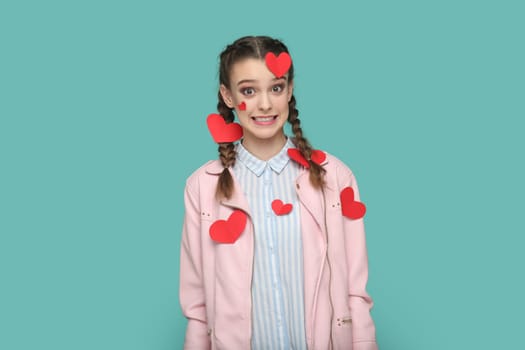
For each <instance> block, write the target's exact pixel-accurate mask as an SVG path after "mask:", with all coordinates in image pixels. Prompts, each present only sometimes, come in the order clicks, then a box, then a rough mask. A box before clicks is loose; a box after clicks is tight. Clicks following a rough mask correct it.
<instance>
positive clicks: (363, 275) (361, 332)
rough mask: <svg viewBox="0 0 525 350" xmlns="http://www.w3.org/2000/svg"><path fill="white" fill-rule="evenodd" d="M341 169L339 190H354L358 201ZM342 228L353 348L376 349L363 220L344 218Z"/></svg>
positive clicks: (350, 180) (353, 181)
mask: <svg viewBox="0 0 525 350" xmlns="http://www.w3.org/2000/svg"><path fill="white" fill-rule="evenodd" d="M344 170H345V174H344V176H343V179H344V181H343V184H342V187H341V189H343V188H345V187H347V186H351V187H352V189H353V190H354V195H355V197H354V200H356V201H360V196H359V189H358V187H357V182H356V179H355V177H354V175H353V173H352V172H351V171H350V170H349V169H348V168H346V169H344ZM344 225H345V227H344V228H345V239H346V241H345V244H346V252H347V255H346V257H347V258H346V259H347V265H348V274H349V275H348V284H349V286H348V290H349V306H350V313H351V316H352V339H353V349H354V350H377V348H378V347H377V343H376V336H375V325H374V321H373V320H372V316H371V314H370V310H371V309H372V306H373V301H372V298H371V297H370V296H369V295H368V293H367V291H366V284H367V281H368V254H367V248H366V239H365V227H364V221H363V218H361V219H357V220H352V219H349V218H345V220H344Z"/></svg>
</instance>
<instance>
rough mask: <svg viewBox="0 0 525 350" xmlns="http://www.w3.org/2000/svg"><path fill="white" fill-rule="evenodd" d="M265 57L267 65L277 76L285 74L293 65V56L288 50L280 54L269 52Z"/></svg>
mask: <svg viewBox="0 0 525 350" xmlns="http://www.w3.org/2000/svg"><path fill="white" fill-rule="evenodd" d="M264 59H265V61H266V66H267V67H268V69H269V70H270V72H272V73H273V74H274V75H275V77H276V78H280V77H282V76H283V75H285V74H286V72H288V70H289V69H290V66H291V65H292V58H291V57H290V55H289V54H288V53H286V52H281V53H280V54H279V56H275V54H274V53H273V52H268V53H267V54H266V56H265V57H264Z"/></svg>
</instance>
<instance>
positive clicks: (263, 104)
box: [259, 93, 272, 111]
mask: <svg viewBox="0 0 525 350" xmlns="http://www.w3.org/2000/svg"><path fill="white" fill-rule="evenodd" d="M271 108H272V101H271V99H270V96H269V95H268V94H266V93H262V94H261V95H260V99H259V109H260V110H261V111H268V110H270V109H271Z"/></svg>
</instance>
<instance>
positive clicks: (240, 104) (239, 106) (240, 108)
mask: <svg viewBox="0 0 525 350" xmlns="http://www.w3.org/2000/svg"><path fill="white" fill-rule="evenodd" d="M237 108H239V111H245V110H246V102H244V101H243V102H241V103H239V104H238V105H237Z"/></svg>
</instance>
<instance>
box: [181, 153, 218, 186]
mask: <svg viewBox="0 0 525 350" xmlns="http://www.w3.org/2000/svg"><path fill="white" fill-rule="evenodd" d="M223 170H224V167H223V166H222V164H221V161H220V160H218V159H213V160H209V161H207V162H206V163H204V164H203V165H201V166H200V167H199V168H197V169H196V170H195V171H194V172H193V173H192V174H191V175H190V176H188V179H187V180H186V186H190V187H191V186H197V185H199V184H201V183H203V182H204V183H206V182H210V177H216V176H217V175H220V173H221V172H222V171H223Z"/></svg>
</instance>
